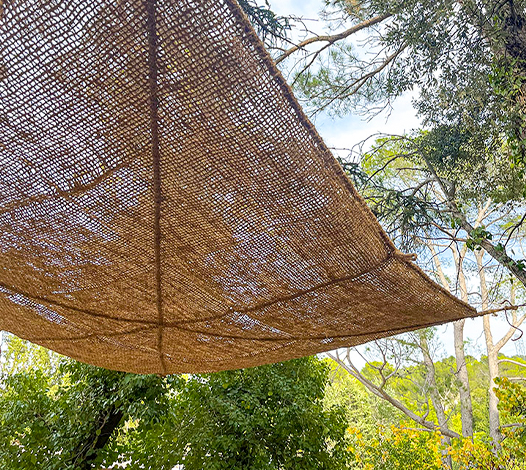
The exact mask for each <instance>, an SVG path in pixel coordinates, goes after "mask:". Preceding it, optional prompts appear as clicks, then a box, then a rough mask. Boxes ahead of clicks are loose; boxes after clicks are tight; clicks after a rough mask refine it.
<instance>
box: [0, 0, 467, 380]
mask: <svg viewBox="0 0 526 470" xmlns="http://www.w3.org/2000/svg"><path fill="white" fill-rule="evenodd" d="M0 5H2V2H0ZM1 9H2V13H1V15H2V18H1V20H0V21H1V29H0V97H1V105H0V139H1V140H0V228H1V231H2V238H1V241H0V253H1V254H0V256H1V262H0V312H1V315H0V328H1V329H4V330H7V331H10V332H13V333H14V334H16V335H18V336H20V337H22V338H26V339H28V340H30V341H33V342H35V343H38V344H41V345H44V346H46V347H48V348H50V349H53V350H55V351H58V352H60V353H63V354H67V355H68V356H71V357H74V358H76V359H79V360H81V361H85V362H88V363H92V364H96V365H99V366H104V367H107V368H110V369H118V370H125V371H133V372H141V373H150V372H152V373H160V374H166V373H174V372H205V371H217V370H222V369H232V368H240V367H249V366H255V365H258V364H264V363H269V362H274V361H281V360H285V359H290V358H294V357H299V356H303V355H308V354H313V353H317V352H321V351H326V350H330V349H335V348H337V347H340V346H350V345H356V344H359V343H364V342H366V341H369V340H372V339H375V338H381V337H384V336H388V335H392V334H395V333H399V332H403V331H408V330H411V329H415V328H419V327H424V326H429V325H435V324H439V323H443V322H447V321H451V320H455V319H459V318H464V317H466V316H473V315H474V314H475V313H476V312H475V311H474V310H473V309H471V308H470V307H469V306H467V305H465V304H463V303H462V302H460V301H459V300H458V299H456V298H454V297H452V296H450V295H449V294H448V293H447V292H446V291H444V290H443V289H441V288H440V287H438V286H437V285H436V284H434V283H433V282H431V281H430V280H429V279H428V278H427V277H426V276H425V275H424V274H423V272H421V271H420V270H419V269H418V268H417V267H416V266H415V265H414V264H412V263H411V261H410V260H409V259H408V257H407V256H404V255H402V254H401V253H399V252H397V251H396V250H395V248H394V245H393V244H392V242H391V241H390V240H389V239H388V238H387V236H386V235H385V233H384V232H383V231H382V229H381V228H380V226H379V224H378V222H377V221H376V219H375V218H374V216H373V215H372V213H371V212H370V211H369V210H368V208H367V207H366V205H365V203H364V201H363V200H362V198H361V197H360V196H359V195H358V194H357V193H356V191H355V189H354V188H353V186H352V185H351V183H350V182H349V180H348V179H347V177H346V176H345V175H344V173H343V172H342V170H341V169H340V167H339V165H338V164H337V162H336V161H335V160H334V158H333V157H332V155H331V154H330V152H329V151H328V149H327V147H326V146H325V145H324V143H323V142H322V140H321V139H320V137H319V136H318V134H317V133H316V131H315V130H314V128H313V127H312V125H311V124H310V122H309V121H308V120H307V118H306V117H305V115H304V114H303V112H302V110H301V109H300V107H299V106H298V103H297V102H296V101H295V99H294V97H293V96H292V94H291V91H290V89H289V88H288V86H287V85H286V83H285V82H284V80H283V78H282V76H281V75H280V73H279V72H278V70H277V69H276V67H275V66H274V64H273V63H272V61H271V60H270V58H269V56H268V55H267V53H266V51H265V50H264V48H263V46H262V44H261V42H260V41H259V40H258V38H257V37H256V35H255V33H254V31H253V29H252V28H251V26H250V25H249V23H248V21H247V19H246V18H245V16H244V15H243V13H242V12H241V10H240V8H239V6H238V5H237V4H236V3H235V2H234V0H213V1H212V0H178V1H175V0H158V1H155V0H148V1H144V0H142V1H139V0H111V1H110V0H70V1H67V2H66V1H63V0H7V1H5V0H4V1H3V5H2V8H1Z"/></svg>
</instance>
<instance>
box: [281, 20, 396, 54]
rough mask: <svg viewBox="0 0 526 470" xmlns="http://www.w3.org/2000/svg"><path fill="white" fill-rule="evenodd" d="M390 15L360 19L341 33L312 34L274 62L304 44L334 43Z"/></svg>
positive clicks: (301, 47) (302, 46)
mask: <svg viewBox="0 0 526 470" xmlns="http://www.w3.org/2000/svg"><path fill="white" fill-rule="evenodd" d="M390 16H392V15H391V14H389V13H384V14H383V15H379V16H375V17H374V18H371V19H369V20H366V21H362V22H361V23H359V24H357V25H355V26H353V27H351V28H349V29H347V30H345V31H343V32H341V33H338V34H333V35H327V36H314V37H311V38H308V39H305V40H304V41H301V42H300V43H299V44H297V45H295V46H293V47H291V48H290V49H288V50H287V51H285V52H284V53H283V54H281V55H280V56H279V57H278V58H277V59H276V64H279V63H280V62H282V61H283V60H285V59H286V58H287V57H289V56H290V55H291V54H294V52H296V51H298V50H299V49H303V48H304V47H305V46H308V45H309V44H313V43H315V42H328V43H329V44H334V43H335V42H338V41H341V40H342V39H345V38H348V37H349V36H351V35H353V34H354V33H357V32H358V31H361V30H362V29H365V28H369V27H371V26H374V25H375V24H378V23H381V22H382V21H384V20H385V19H387V18H389V17H390ZM324 48H325V47H324Z"/></svg>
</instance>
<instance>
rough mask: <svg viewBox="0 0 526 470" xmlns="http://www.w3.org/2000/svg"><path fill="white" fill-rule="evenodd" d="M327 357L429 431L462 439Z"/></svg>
mask: <svg viewBox="0 0 526 470" xmlns="http://www.w3.org/2000/svg"><path fill="white" fill-rule="evenodd" d="M327 356H329V357H330V358H331V359H332V360H333V361H334V362H336V363H337V364H338V365H339V366H340V367H342V368H343V369H345V370H346V371H347V372H348V373H349V374H351V375H352V376H353V377H354V378H355V379H356V380H358V381H359V382H360V383H361V384H362V385H364V386H365V387H366V388H367V389H368V390H369V391H370V392H372V393H373V394H374V395H376V396H377V397H379V398H382V399H383V400H385V401H387V402H389V403H390V404H391V405H393V406H394V407H395V408H397V409H398V410H400V411H401V412H402V413H404V414H405V415H406V416H408V417H409V418H411V419H412V420H413V421H415V422H416V423H418V424H420V425H421V426H424V427H425V428H427V429H430V430H432V431H440V432H441V433H442V434H443V435H445V436H448V437H452V438H459V437H461V436H460V435H459V434H457V433H456V432H454V431H451V430H449V429H440V427H439V426H438V425H436V424H435V423H433V422H431V421H426V420H425V419H424V418H423V417H421V416H418V415H417V414H416V413H414V412H413V411H411V410H410V409H409V408H407V407H406V406H404V404H403V403H401V402H400V401H398V400H397V399H396V398H393V397H392V396H391V395H389V394H388V393H387V392H386V391H385V390H383V389H380V388H379V387H377V386H376V385H375V384H374V383H372V382H371V381H370V380H368V379H366V378H365V377H364V376H363V375H362V374H360V372H359V371H358V370H357V369H356V368H355V367H354V366H353V365H352V363H351V365H350V366H349V365H347V364H345V363H344V362H343V361H342V360H341V359H339V358H338V357H336V356H334V355H332V354H331V353H327Z"/></svg>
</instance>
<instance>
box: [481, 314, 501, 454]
mask: <svg viewBox="0 0 526 470" xmlns="http://www.w3.org/2000/svg"><path fill="white" fill-rule="evenodd" d="M488 317H489V315H485V316H484V333H486V331H489V328H490V326H489V318H488ZM486 323H487V326H486ZM486 346H487V348H488V367H489V387H488V392H489V435H490V437H491V440H492V442H493V447H494V449H495V451H498V450H499V449H500V441H501V440H502V435H501V433H500V415H499V410H498V408H497V405H498V404H499V399H498V398H497V395H496V394H495V386H496V385H495V379H496V378H497V377H498V376H499V363H498V351H497V350H496V349H495V348H493V347H492V345H490V344H488V338H487V337H486Z"/></svg>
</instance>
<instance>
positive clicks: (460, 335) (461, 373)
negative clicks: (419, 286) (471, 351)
mask: <svg viewBox="0 0 526 470" xmlns="http://www.w3.org/2000/svg"><path fill="white" fill-rule="evenodd" d="M465 322H466V320H465V319H464V320H458V321H456V322H454V323H453V331H454V341H455V358H456V361H457V373H456V375H457V380H458V382H459V391H460V414H461V416H462V435H463V436H465V437H470V436H473V407H472V405H471V389H470V386H469V377H468V368H467V365H466V355H465V353H464V323H465Z"/></svg>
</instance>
